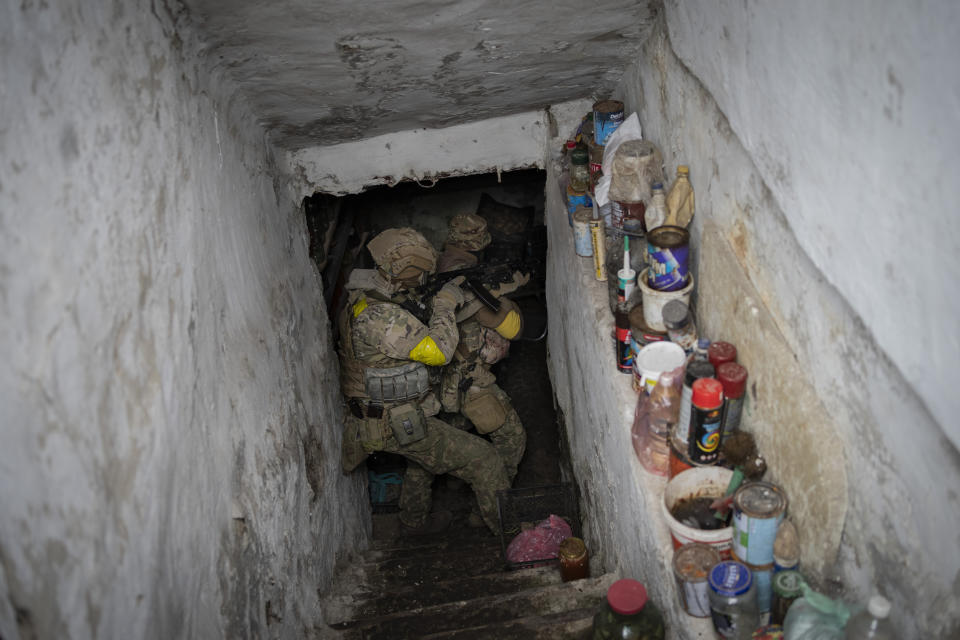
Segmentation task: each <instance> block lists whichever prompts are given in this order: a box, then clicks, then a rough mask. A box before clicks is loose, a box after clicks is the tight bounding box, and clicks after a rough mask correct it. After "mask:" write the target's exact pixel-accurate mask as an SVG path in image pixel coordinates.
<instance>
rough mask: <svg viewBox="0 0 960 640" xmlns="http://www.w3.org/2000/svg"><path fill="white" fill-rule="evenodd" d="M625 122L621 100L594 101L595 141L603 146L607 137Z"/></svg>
mask: <svg viewBox="0 0 960 640" xmlns="http://www.w3.org/2000/svg"><path fill="white" fill-rule="evenodd" d="M621 124H623V103H622V102H621V101H619V100H600V101H599V102H595V103H593V141H594V142H595V143H596V144H598V145H600V146H601V147H602V146H604V145H605V144H607V138H609V137H610V135H611V134H612V133H613V132H614V131H616V130H617V127H619V126H620V125H621Z"/></svg>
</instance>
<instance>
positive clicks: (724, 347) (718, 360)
mask: <svg viewBox="0 0 960 640" xmlns="http://www.w3.org/2000/svg"><path fill="white" fill-rule="evenodd" d="M707 359H708V360H709V361H710V364H712V365H713V366H714V368H716V367H719V366H720V365H722V364H723V363H724V362H736V361H737V348H736V347H735V346H733V345H732V344H730V343H729V342H724V341H722V340H717V341H715V342H711V343H710V348H709V349H707Z"/></svg>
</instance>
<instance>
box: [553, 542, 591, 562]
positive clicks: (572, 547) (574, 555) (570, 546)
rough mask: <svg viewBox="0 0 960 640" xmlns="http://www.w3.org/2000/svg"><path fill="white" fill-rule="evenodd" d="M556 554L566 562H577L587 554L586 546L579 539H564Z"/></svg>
mask: <svg viewBox="0 0 960 640" xmlns="http://www.w3.org/2000/svg"><path fill="white" fill-rule="evenodd" d="M557 553H559V554H560V556H561V557H563V558H566V559H567V560H579V559H580V558H582V557H583V556H585V555H586V554H587V545H585V544H584V543H583V540H581V539H580V538H564V540H563V542H561V543H560V549H559V550H558V551H557Z"/></svg>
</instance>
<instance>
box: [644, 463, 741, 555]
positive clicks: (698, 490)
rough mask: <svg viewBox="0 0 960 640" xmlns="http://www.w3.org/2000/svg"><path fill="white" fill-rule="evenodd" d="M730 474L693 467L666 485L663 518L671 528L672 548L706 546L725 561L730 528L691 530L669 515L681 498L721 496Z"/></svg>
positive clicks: (721, 468) (731, 542) (721, 470)
mask: <svg viewBox="0 0 960 640" xmlns="http://www.w3.org/2000/svg"><path fill="white" fill-rule="evenodd" d="M732 475H733V471H731V470H730V469H725V468H723V467H716V466H709V467H693V468H691V469H686V470H684V471H681V472H680V473H678V474H677V475H675V476H674V477H672V478H670V481H669V482H667V486H666V488H665V489H664V490H663V501H662V502H661V503H660V506H661V507H662V509H663V517H664V518H666V519H667V525H668V526H669V527H670V536H671V537H672V538H673V548H674V549H679V548H680V547H682V546H683V545H685V544H688V543H690V542H702V543H703V544H708V545H710V546H711V547H713V548H714V549H716V550H717V551H718V552H720V557H721V558H723V559H725V560H726V559H728V558H729V557H730V548H731V546H732V545H733V527H732V526H731V527H724V528H723V529H709V530H708V529H694V528H693V527H688V526H687V525H685V524H683V523H682V522H680V521H679V520H677V519H676V518H674V517H673V516H672V515H671V514H670V509H672V508H673V506H674V505H675V504H676V503H677V502H678V501H680V500H681V499H683V498H691V497H692V498H696V497H700V496H722V495H723V494H724V493H725V492H726V491H727V485H728V484H730V477H731V476H732Z"/></svg>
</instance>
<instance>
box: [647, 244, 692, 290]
mask: <svg viewBox="0 0 960 640" xmlns="http://www.w3.org/2000/svg"><path fill="white" fill-rule="evenodd" d="M689 253H690V250H689V247H687V246H681V247H674V248H672V249H666V248H663V247H655V246H654V245H652V244H649V243H648V244H647V260H648V265H649V267H650V269H649V270H648V271H647V284H648V285H650V288H651V289H656V290H657V291H676V290H678V289H683V288H684V287H685V286H687V282H688V281H689V279H688V277H687V276H688V274H689V271H690V268H689V263H688V260H689Z"/></svg>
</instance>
